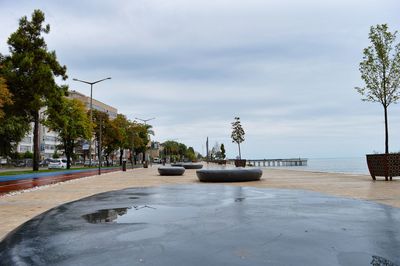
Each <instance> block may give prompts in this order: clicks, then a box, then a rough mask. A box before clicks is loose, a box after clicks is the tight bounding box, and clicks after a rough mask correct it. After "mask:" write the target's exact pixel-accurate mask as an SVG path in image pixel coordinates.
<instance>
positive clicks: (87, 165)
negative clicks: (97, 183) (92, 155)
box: [84, 160, 99, 167]
mask: <svg viewBox="0 0 400 266" xmlns="http://www.w3.org/2000/svg"><path fill="white" fill-rule="evenodd" d="M84 166H86V167H89V166H90V161H89V160H87V161H85V163H84ZM91 166H99V161H95V160H92V165H91Z"/></svg>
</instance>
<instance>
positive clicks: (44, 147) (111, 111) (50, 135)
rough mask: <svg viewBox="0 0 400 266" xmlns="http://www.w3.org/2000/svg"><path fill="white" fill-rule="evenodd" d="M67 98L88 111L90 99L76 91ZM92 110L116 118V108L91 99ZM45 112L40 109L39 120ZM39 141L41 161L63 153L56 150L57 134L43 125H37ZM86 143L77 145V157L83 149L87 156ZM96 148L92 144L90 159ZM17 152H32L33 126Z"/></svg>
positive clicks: (57, 143)
mask: <svg viewBox="0 0 400 266" xmlns="http://www.w3.org/2000/svg"><path fill="white" fill-rule="evenodd" d="M68 97H69V98H71V99H78V100H80V101H82V102H83V103H84V104H85V106H86V108H87V110H89V108H90V97H88V96H86V95H84V94H82V93H80V92H77V91H70V92H69V96H68ZM92 108H93V109H94V110H99V111H102V112H107V113H108V115H109V116H110V118H111V119H114V118H116V117H117V114H118V110H117V108H114V107H112V106H110V105H107V104H105V103H103V102H100V101H98V100H96V99H92ZM45 110H46V108H42V109H41V110H40V116H41V118H43V114H44V111H45ZM39 141H40V144H39V145H40V158H41V160H43V159H47V158H52V157H53V154H54V153H55V152H56V151H57V153H59V154H60V155H61V154H62V153H63V151H59V150H57V147H58V146H59V145H60V144H61V143H60V141H59V139H58V134H57V132H54V131H50V130H49V129H48V128H47V127H45V126H44V125H41V124H40V125H39ZM87 143H88V141H83V142H82V143H80V145H78V147H77V150H76V153H77V154H78V155H81V156H83V155H84V154H85V149H86V155H88V154H89V152H88V145H85V144H87ZM96 146H97V144H96V143H95V142H93V145H92V152H91V154H92V158H95V157H96V156H95V154H96V152H95V151H96V149H95V148H96ZM17 151H18V152H19V153H25V152H26V151H30V152H33V124H32V126H31V130H30V131H29V132H28V134H27V135H26V136H25V137H24V138H23V139H22V140H21V142H20V143H19V144H18V146H17Z"/></svg>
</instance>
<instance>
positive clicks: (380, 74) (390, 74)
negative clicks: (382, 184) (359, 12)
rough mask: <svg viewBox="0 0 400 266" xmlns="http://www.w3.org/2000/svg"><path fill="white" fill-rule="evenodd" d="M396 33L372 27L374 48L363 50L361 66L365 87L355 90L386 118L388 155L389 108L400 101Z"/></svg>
mask: <svg viewBox="0 0 400 266" xmlns="http://www.w3.org/2000/svg"><path fill="white" fill-rule="evenodd" d="M396 35H397V31H395V32H393V33H392V32H390V31H389V29H388V26H387V25H386V24H381V25H379V24H378V25H376V26H375V27H374V26H372V27H371V28H370V32H369V39H370V41H371V46H368V47H367V48H365V49H364V57H363V60H362V61H361V63H360V72H361V78H362V79H363V80H364V82H365V86H364V87H356V90H357V91H358V92H359V93H360V94H361V95H362V96H363V97H364V98H363V99H362V100H363V101H369V102H378V103H380V104H381V105H382V106H383V110H384V116H385V153H389V127H388V107H389V105H390V104H392V103H396V102H397V101H398V100H399V98H400V91H399V86H400V43H396Z"/></svg>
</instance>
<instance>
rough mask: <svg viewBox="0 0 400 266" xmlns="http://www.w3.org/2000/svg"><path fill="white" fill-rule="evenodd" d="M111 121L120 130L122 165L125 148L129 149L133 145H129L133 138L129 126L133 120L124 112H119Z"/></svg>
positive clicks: (119, 143)
mask: <svg viewBox="0 0 400 266" xmlns="http://www.w3.org/2000/svg"><path fill="white" fill-rule="evenodd" d="M111 122H112V124H113V126H114V127H115V129H116V130H117V131H118V139H117V145H118V147H119V164H120V165H122V156H123V154H124V149H129V148H130V147H131V145H129V144H130V138H131V134H129V127H130V123H131V122H130V121H129V120H128V119H127V118H126V116H124V115H122V114H118V115H117V117H116V118H115V119H114V120H112V121H111Z"/></svg>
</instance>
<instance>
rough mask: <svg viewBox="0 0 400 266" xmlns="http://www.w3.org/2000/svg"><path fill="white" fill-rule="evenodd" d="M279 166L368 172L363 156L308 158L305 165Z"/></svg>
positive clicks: (330, 171) (308, 169) (338, 171)
mask: <svg viewBox="0 0 400 266" xmlns="http://www.w3.org/2000/svg"><path fill="white" fill-rule="evenodd" d="M279 168H281V169H291V170H302V171H316V172H328V173H345V174H367V175H368V174H369V171H368V166H367V161H366V159H365V156H364V157H349V158H309V159H308V161H307V166H288V167H279Z"/></svg>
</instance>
